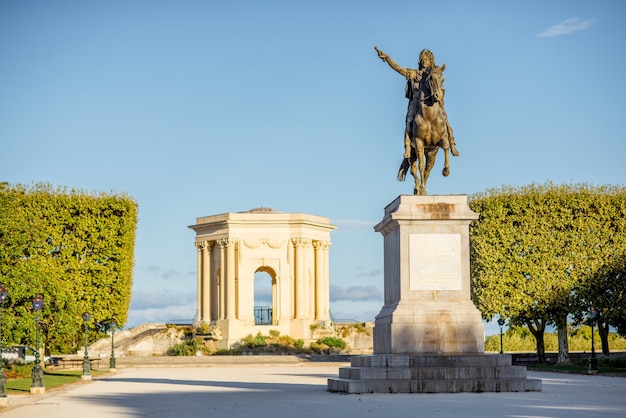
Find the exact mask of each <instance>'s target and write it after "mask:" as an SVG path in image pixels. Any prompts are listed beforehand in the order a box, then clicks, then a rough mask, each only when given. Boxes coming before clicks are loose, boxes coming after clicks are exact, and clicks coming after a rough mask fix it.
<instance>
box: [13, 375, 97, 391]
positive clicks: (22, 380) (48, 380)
mask: <svg viewBox="0 0 626 418" xmlns="http://www.w3.org/2000/svg"><path fill="white" fill-rule="evenodd" d="M103 373H106V371H99V370H92V371H91V375H92V376H94V377H96V376H99V375H101V374H103ZM82 374H83V371H82V370H60V371H54V372H45V373H44V375H43V384H44V386H45V387H46V389H52V388H56V387H59V386H63V385H67V384H69V383H74V382H77V381H79V380H81V377H80V376H81V375H82ZM32 384H33V380H32V378H31V377H18V378H16V379H7V393H9V394H20V393H25V392H30V387H31V385H32Z"/></svg>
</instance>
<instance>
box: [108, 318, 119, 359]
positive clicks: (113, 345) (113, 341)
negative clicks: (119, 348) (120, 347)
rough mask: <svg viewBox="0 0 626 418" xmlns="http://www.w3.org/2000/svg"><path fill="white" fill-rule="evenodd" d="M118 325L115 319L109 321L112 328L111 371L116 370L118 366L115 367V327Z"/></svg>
mask: <svg viewBox="0 0 626 418" xmlns="http://www.w3.org/2000/svg"><path fill="white" fill-rule="evenodd" d="M116 326H117V324H116V323H115V321H114V320H111V322H110V323H109V327H110V329H111V360H110V361H109V369H111V371H116V370H117V368H116V367H115V327H116Z"/></svg>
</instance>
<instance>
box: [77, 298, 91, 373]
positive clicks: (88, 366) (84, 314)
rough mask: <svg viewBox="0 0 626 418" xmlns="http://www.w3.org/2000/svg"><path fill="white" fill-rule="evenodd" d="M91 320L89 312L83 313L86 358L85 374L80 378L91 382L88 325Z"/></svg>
mask: <svg viewBox="0 0 626 418" xmlns="http://www.w3.org/2000/svg"><path fill="white" fill-rule="evenodd" d="M90 319H91V315H90V314H89V312H87V311H85V313H83V322H84V323H85V357H83V374H82V376H81V377H80V378H81V379H83V380H91V363H90V362H89V352H88V351H87V323H89V320H90Z"/></svg>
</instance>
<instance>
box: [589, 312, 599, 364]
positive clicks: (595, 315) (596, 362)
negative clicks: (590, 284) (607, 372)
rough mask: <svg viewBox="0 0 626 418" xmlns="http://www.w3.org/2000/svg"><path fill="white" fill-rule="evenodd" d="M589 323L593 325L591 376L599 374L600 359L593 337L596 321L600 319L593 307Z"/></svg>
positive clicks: (590, 360)
mask: <svg viewBox="0 0 626 418" xmlns="http://www.w3.org/2000/svg"><path fill="white" fill-rule="evenodd" d="M588 315H589V322H590V325H591V357H589V371H588V373H589V374H596V373H598V359H597V357H596V347H595V342H594V337H593V334H594V332H593V326H594V325H595V323H596V319H598V311H596V310H595V309H594V308H593V306H592V307H591V308H589V314H588Z"/></svg>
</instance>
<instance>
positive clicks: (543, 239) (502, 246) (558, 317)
mask: <svg viewBox="0 0 626 418" xmlns="http://www.w3.org/2000/svg"><path fill="white" fill-rule="evenodd" d="M470 207H471V208H472V210H474V211H475V212H477V213H478V214H479V215H480V219H479V221H478V222H474V223H473V224H472V226H471V227H470V239H471V269H472V292H473V294H472V298H473V300H474V302H475V303H476V305H477V306H478V308H479V309H480V311H481V312H482V315H483V317H484V318H486V319H491V318H493V316H494V315H500V316H503V317H506V318H508V319H509V321H510V323H511V324H513V325H521V324H525V325H527V326H529V327H533V333H534V335H535V336H537V337H540V335H541V334H542V333H543V329H544V328H545V326H546V324H554V325H556V326H558V327H559V328H561V329H564V327H565V320H566V318H567V316H568V315H572V316H574V317H575V318H578V319H579V320H580V319H581V318H582V317H583V316H584V314H585V312H586V311H587V310H588V309H589V307H590V306H595V307H596V308H597V309H599V310H600V311H601V315H602V320H603V321H605V323H607V324H608V323H610V324H613V325H615V326H620V324H624V325H626V296H625V295H624V292H623V289H624V287H625V280H626V189H625V188H623V187H617V186H600V187H592V186H589V185H560V186H558V185H554V184H551V183H548V184H546V185H543V186H542V185H535V184H532V185H530V186H526V187H521V188H513V187H503V188H502V189H501V190H490V191H487V192H486V193H481V194H477V195H475V196H472V197H471V200H470ZM625 331H626V328H625ZM540 345H541V344H540Z"/></svg>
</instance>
